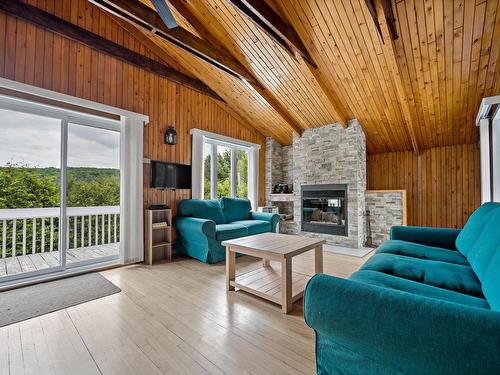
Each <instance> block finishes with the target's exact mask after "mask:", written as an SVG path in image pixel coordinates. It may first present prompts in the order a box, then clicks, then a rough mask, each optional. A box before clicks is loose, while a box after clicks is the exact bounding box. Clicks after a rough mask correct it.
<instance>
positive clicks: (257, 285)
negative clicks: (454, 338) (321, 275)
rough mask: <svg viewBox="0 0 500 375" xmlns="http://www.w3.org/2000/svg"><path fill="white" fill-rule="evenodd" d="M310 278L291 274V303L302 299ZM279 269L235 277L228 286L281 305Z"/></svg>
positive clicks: (255, 271)
mask: <svg viewBox="0 0 500 375" xmlns="http://www.w3.org/2000/svg"><path fill="white" fill-rule="evenodd" d="M311 277H312V276H310V275H305V274H302V273H298V272H292V303H293V302H295V301H297V300H299V299H300V298H302V296H303V295H304V289H305V287H306V284H307V282H308V281H309V279H310V278H311ZM281 283H282V278H281V267H280V266H278V267H272V266H267V267H262V268H258V269H256V270H253V271H249V272H247V273H244V274H241V275H237V276H236V280H235V281H230V285H231V286H233V287H235V288H238V289H241V290H243V291H245V292H247V293H251V294H253V295H256V296H258V297H261V298H264V299H266V300H268V301H271V302H274V303H276V304H278V305H281Z"/></svg>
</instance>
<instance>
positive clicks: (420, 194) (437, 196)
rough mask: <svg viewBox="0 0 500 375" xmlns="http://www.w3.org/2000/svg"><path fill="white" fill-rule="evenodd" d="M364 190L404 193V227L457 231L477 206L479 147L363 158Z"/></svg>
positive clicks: (396, 153)
mask: <svg viewBox="0 0 500 375" xmlns="http://www.w3.org/2000/svg"><path fill="white" fill-rule="evenodd" d="M367 175H368V181H367V188H368V189H374V190H377V189H406V190H407V201H408V225H423V226H432V227H450V228H461V227H463V225H464V224H465V222H466V221H467V218H468V217H469V215H470V214H471V213H472V211H474V210H475V209H476V208H477V207H479V205H480V204H481V190H480V165H479V147H478V146H477V144H462V145H454V146H446V147H435V148H430V149H426V150H422V151H421V154H420V155H419V156H416V155H415V154H414V153H413V152H390V153H382V154H371V155H368V157H367Z"/></svg>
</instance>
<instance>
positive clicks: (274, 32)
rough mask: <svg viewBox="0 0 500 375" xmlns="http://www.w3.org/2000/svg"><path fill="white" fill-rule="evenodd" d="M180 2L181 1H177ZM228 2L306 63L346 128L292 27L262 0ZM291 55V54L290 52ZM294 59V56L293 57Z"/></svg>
mask: <svg viewBox="0 0 500 375" xmlns="http://www.w3.org/2000/svg"><path fill="white" fill-rule="evenodd" d="M178 1H182V0H178ZM229 2H230V3H231V4H232V5H233V6H234V7H235V8H236V9H237V10H238V11H239V12H240V13H241V14H242V15H244V16H245V17H247V18H248V19H250V21H252V22H253V23H254V24H256V25H257V26H259V27H260V28H261V29H262V30H263V31H264V32H265V33H266V34H267V35H268V36H269V37H271V38H272V39H273V40H274V41H275V42H276V43H278V44H279V45H281V46H282V47H283V48H285V50H286V51H287V52H290V51H291V49H290V46H291V47H292V48H293V50H295V51H297V52H298V53H299V54H300V55H301V56H302V58H303V59H304V60H305V61H306V62H307V64H306V65H307V66H308V68H309V70H310V71H311V73H312V74H313V76H314V78H315V79H316V81H317V82H318V84H319V86H320V87H321V89H322V91H323V93H324V94H325V95H326V97H327V98H328V100H329V101H330V103H331V105H332V107H333V110H334V111H335V115H336V117H337V121H338V122H339V123H340V125H341V126H342V127H344V128H346V127H347V117H346V116H345V115H344V112H345V110H344V105H343V104H341V101H340V99H339V98H338V96H337V95H336V94H335V93H333V92H332V90H331V88H330V87H328V86H327V85H326V84H325V82H324V79H323V78H322V77H321V74H320V72H319V70H318V66H317V65H316V62H315V61H314V59H313V58H312V56H311V55H310V53H309V51H308V50H307V48H306V47H305V45H304V43H303V42H302V39H301V38H300V36H299V34H298V33H297V32H296V31H295V29H294V28H293V26H292V25H290V24H289V23H288V22H287V21H286V20H284V19H283V18H282V17H281V16H280V15H279V14H278V13H277V12H276V11H275V10H274V9H273V8H272V7H271V6H269V5H268V4H267V3H266V2H265V1H264V0H229ZM292 53H293V52H292ZM294 57H295V56H294Z"/></svg>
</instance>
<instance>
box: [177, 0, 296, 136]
mask: <svg viewBox="0 0 500 375" xmlns="http://www.w3.org/2000/svg"><path fill="white" fill-rule="evenodd" d="M169 2H170V4H172V6H173V7H174V8H175V9H176V10H177V11H178V12H179V13H180V14H181V15H182V17H184V19H185V20H186V21H188V22H189V23H190V24H191V26H193V27H194V28H195V29H196V31H197V32H198V33H199V34H200V35H203V36H204V37H205V38H206V39H207V40H208V41H209V42H210V43H211V44H212V45H214V46H217V48H219V49H221V50H225V51H226V52H227V53H228V54H231V52H230V51H228V50H227V49H226V47H225V46H224V45H223V44H222V43H221V42H220V41H219V40H218V39H217V38H216V37H215V36H214V35H213V34H212V33H211V32H210V30H209V29H208V28H207V27H206V26H205V25H204V23H203V22H201V21H200V20H199V19H198V18H197V17H196V15H195V14H194V13H193V12H192V11H191V9H189V7H188V5H187V4H186V2H185V1H184V0H169ZM231 56H233V57H234V55H232V54H231ZM234 58H235V59H236V57H234ZM250 74H252V73H250ZM252 77H253V80H252V81H248V83H250V85H251V86H252V88H253V89H254V90H256V91H257V92H258V93H259V94H260V96H261V97H262V98H263V99H264V100H265V101H266V102H267V103H268V104H269V105H270V106H271V107H272V108H273V109H274V110H275V111H276V112H277V113H278V114H279V115H280V116H281V117H283V119H284V120H285V121H286V122H287V123H288V125H289V126H290V127H291V128H292V130H293V131H294V132H295V133H297V134H299V135H302V132H303V131H304V129H303V128H302V126H300V125H299V123H298V122H297V121H296V120H295V119H294V118H293V117H292V115H291V114H290V113H289V112H288V110H287V109H286V108H285V107H284V106H283V105H282V104H281V103H280V102H279V101H278V100H277V99H276V97H275V96H274V95H273V94H272V93H271V92H270V91H269V90H267V89H266V88H265V87H264V85H263V84H261V83H260V81H259V79H258V78H257V77H255V75H253V74H252ZM254 82H258V83H259V84H258V85H256V84H254Z"/></svg>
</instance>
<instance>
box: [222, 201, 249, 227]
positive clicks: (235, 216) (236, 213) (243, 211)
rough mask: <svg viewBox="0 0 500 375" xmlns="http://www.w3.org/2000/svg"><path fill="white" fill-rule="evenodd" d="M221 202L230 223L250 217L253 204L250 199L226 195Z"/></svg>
mask: <svg viewBox="0 0 500 375" xmlns="http://www.w3.org/2000/svg"><path fill="white" fill-rule="evenodd" d="M221 204H222V209H223V210H224V216H225V217H226V220H227V222H228V223H232V222H233V221H238V220H248V219H250V210H251V205H250V201H249V200H248V199H241V198H229V197H224V198H222V199H221Z"/></svg>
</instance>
